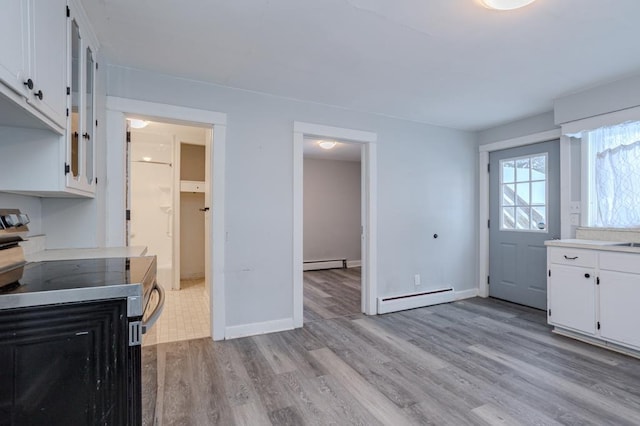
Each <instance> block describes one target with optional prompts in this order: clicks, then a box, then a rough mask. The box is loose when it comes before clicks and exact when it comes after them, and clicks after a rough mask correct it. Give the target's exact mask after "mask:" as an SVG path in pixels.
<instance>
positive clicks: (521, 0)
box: [480, 0, 535, 10]
mask: <svg viewBox="0 0 640 426" xmlns="http://www.w3.org/2000/svg"><path fill="white" fill-rule="evenodd" d="M480 1H481V2H482V4H483V5H484V6H485V7H488V8H489V9H496V10H512V9H518V8H520V7H524V6H526V5H528V4H531V3H533V2H534V1H535V0H480Z"/></svg>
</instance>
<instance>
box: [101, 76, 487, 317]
mask: <svg viewBox="0 0 640 426" xmlns="http://www.w3.org/2000/svg"><path fill="white" fill-rule="evenodd" d="M108 94H109V95H112V96H118V97H127V98H132V99H139V100H145V101H152V102H160V103H166V104H174V105H181V106H187V107H192V108H199V109H206V110H212V111H218V112H223V113H226V114H227V143H226V147H227V152H226V170H227V172H226V173H227V175H226V185H227V187H226V206H225V214H226V218H227V219H226V223H227V232H228V234H227V238H228V239H227V242H226V265H225V278H226V311H227V326H234V325H242V324H250V323H258V322H263V321H270V320H279V319H286V318H291V317H292V315H293V310H292V294H293V289H292V283H293V277H292V271H293V265H292V263H291V262H292V258H293V253H292V240H293V235H292V232H293V229H292V216H293V189H292V187H293V182H292V179H293V122H294V121H295V120H298V121H304V122H311V123H319V124H326V125H331V126H337V127H346V128H355V129H361V130H368V131H373V132H376V133H377V134H378V176H377V179H378V235H379V239H378V259H379V262H378V285H379V289H380V294H381V295H388V294H393V293H402V292H405V291H408V290H412V289H413V275H414V274H416V273H420V274H422V276H423V282H425V283H428V282H430V281H436V280H443V279H446V280H447V281H448V282H449V283H451V284H452V285H454V286H455V287H456V289H459V290H464V289H471V288H475V286H476V282H477V280H476V278H475V268H474V266H475V265H476V232H477V230H476V225H475V224H476V220H475V217H476V212H477V200H476V183H475V180H476V176H477V146H476V143H475V137H474V135H473V134H471V133H468V132H462V131H456V130H450V129H445V128H440V127H435V126H430V125H426V124H418V123H412V122H406V121H401V120H396V119H391V118H387V117H381V116H375V115H370V114H364V113H359V112H352V111H346V110H344V109H340V108H333V107H328V106H323V105H318V104H311V103H304V102H297V101H293V100H287V99H282V98H276V97H272V96H267V95H261V94H256V93H252V92H249V91H243V90H235V89H230V88H225V87H221V86H216V85H212V84H204V83H200V82H196V81H191V80H186V79H179V78H173V77H169V76H164V75H158V74H153V73H148V72H142V71H137V70H133V69H128V68H122V67H117V66H111V67H109V82H108ZM214 144H215V141H214ZM119 172H121V171H119V170H110V173H119ZM436 232H437V233H438V234H440V236H441V237H440V238H439V239H437V240H435V239H433V238H432V234H433V233H436ZM461 266H462V267H461ZM465 266H468V267H465Z"/></svg>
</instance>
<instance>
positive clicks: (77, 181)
mask: <svg viewBox="0 0 640 426" xmlns="http://www.w3.org/2000/svg"><path fill="white" fill-rule="evenodd" d="M79 23H82V20H81V19H79V17H78V16H74V15H73V9H71V17H70V20H69V27H68V31H69V38H70V46H69V59H68V60H69V63H68V65H69V68H70V72H69V74H68V78H69V79H70V81H69V83H68V89H67V94H68V104H67V105H68V107H69V110H68V116H69V120H68V124H67V126H68V129H67V132H68V134H67V160H66V161H67V162H68V164H67V167H66V170H65V172H66V173H67V179H66V185H67V188H70V189H74V190H77V191H81V192H82V193H86V194H91V193H94V192H95V184H96V170H95V158H94V157H95V153H96V141H95V138H94V133H95V126H96V114H95V72H96V52H95V50H94V48H93V47H92V44H91V41H90V37H87V36H86V34H85V33H83V28H82V27H81V26H80V24H79Z"/></svg>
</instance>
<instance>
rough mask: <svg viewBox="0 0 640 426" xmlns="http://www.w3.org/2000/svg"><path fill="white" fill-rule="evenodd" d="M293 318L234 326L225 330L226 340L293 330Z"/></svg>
mask: <svg viewBox="0 0 640 426" xmlns="http://www.w3.org/2000/svg"><path fill="white" fill-rule="evenodd" d="M293 329H294V326H293V318H285V319H279V320H273V321H264V322H254V323H251V324H242V325H233V326H229V327H226V328H225V333H224V336H225V339H237V338H238V337H247V336H256V335H258V334H266V333H276V332H278V331H285V330H293Z"/></svg>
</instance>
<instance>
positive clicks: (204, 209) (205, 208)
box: [198, 207, 209, 212]
mask: <svg viewBox="0 0 640 426" xmlns="http://www.w3.org/2000/svg"><path fill="white" fill-rule="evenodd" d="M198 210H200V211H201V212H208V211H209V207H204V208H202V209H198Z"/></svg>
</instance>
